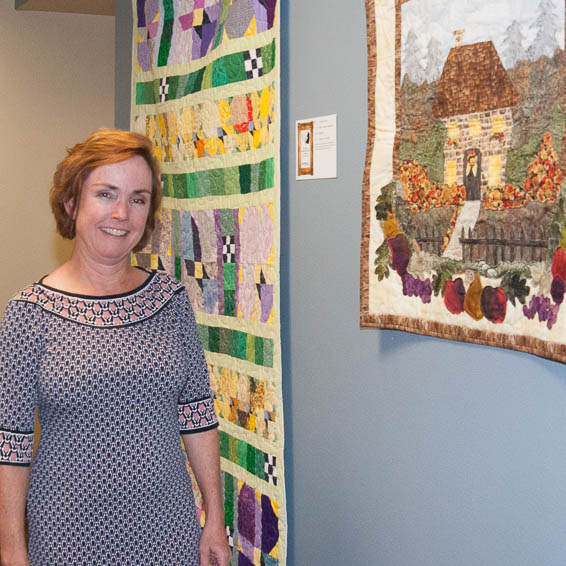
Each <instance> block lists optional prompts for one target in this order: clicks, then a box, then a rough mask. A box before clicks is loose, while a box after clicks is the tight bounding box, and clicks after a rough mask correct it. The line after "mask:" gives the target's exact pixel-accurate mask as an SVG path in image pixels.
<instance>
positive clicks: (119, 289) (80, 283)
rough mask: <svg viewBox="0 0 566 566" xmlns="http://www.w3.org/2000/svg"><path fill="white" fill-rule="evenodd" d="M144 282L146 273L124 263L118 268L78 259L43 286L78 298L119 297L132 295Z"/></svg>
mask: <svg viewBox="0 0 566 566" xmlns="http://www.w3.org/2000/svg"><path fill="white" fill-rule="evenodd" d="M146 279H147V273H145V272H144V271H142V270H141V269H136V268H134V267H132V266H131V265H129V263H128V262H127V260H124V261H122V262H120V263H117V264H101V263H97V264H90V263H88V262H85V261H83V260H82V259H81V257H80V256H79V255H75V254H74V253H73V255H72V256H71V259H70V260H69V261H67V262H66V263H64V264H63V265H61V266H60V267H59V268H58V269H56V270H55V271H54V272H53V273H51V274H49V275H48V276H47V277H45V279H44V280H43V282H44V283H45V284H46V285H49V286H50V287H54V288H56V289H59V290H61V291H67V292H69V293H74V294H78V295H95V296H103V295H118V294H121V293H127V292H128V291H132V290H133V289H135V288H136V287H139V286H140V285H141V284H142V283H143V282H144V281H145V280H146Z"/></svg>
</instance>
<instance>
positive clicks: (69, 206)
mask: <svg viewBox="0 0 566 566" xmlns="http://www.w3.org/2000/svg"><path fill="white" fill-rule="evenodd" d="M63 206H64V207H65V212H66V213H67V214H68V215H69V216H70V217H71V218H72V219H73V220H75V218H76V216H77V211H76V210H75V199H72V198H71V199H69V200H68V201H67V202H66V203H65V204H64V205H63Z"/></svg>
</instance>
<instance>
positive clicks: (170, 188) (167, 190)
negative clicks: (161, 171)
mask: <svg viewBox="0 0 566 566" xmlns="http://www.w3.org/2000/svg"><path fill="white" fill-rule="evenodd" d="M161 182H162V183H163V196H164V197H173V196H175V187H174V179H173V175H161Z"/></svg>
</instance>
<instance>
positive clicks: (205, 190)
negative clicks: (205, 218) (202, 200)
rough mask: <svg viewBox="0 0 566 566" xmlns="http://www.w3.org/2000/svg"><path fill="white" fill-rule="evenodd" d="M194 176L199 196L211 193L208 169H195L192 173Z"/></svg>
mask: <svg viewBox="0 0 566 566" xmlns="http://www.w3.org/2000/svg"><path fill="white" fill-rule="evenodd" d="M193 174H194V175H195V176H196V179H197V183H198V192H199V193H200V196H207V195H212V188H211V186H210V178H209V176H208V171H206V170H205V171H197V172H196V173H193Z"/></svg>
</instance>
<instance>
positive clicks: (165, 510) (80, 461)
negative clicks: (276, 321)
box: [0, 272, 218, 566]
mask: <svg viewBox="0 0 566 566" xmlns="http://www.w3.org/2000/svg"><path fill="white" fill-rule="evenodd" d="M0 341H1V342H0V464H7V465H16V466H29V465H30V459H31V454H32V445H33V428H34V409H35V407H38V408H39V419H40V422H41V427H42V428H41V441H40V445H39V448H38V450H37V454H36V455H35V457H34V460H33V465H32V468H31V476H30V487H29V493H28V500H27V513H28V519H29V528H30V544H29V560H30V564H31V566H78V565H80V566H99V565H100V566H102V565H105V566H130V565H131V566H133V565H136V566H157V565H163V566H173V565H174V566H194V565H198V563H199V557H198V545H199V538H200V527H199V526H198V524H197V520H196V514H195V504H194V498H193V494H192V490H191V480H190V476H189V475H188V473H187V470H186V467H185V457H184V454H183V451H182V449H181V443H180V440H179V431H180V432H181V434H185V433H194V432H199V431H203V430H208V429H211V428H214V427H216V426H217V425H218V422H217V419H216V415H215V413H214V407H213V402H212V399H211V393H210V385H209V380H208V373H207V367H206V362H205V359H204V354H203V350H202V346H201V343H200V339H199V335H198V333H197V327H196V324H195V319H194V315H193V311H192V309H191V306H190V303H189V300H188V297H187V293H186V291H185V289H184V287H183V286H182V285H181V284H180V283H178V282H176V281H175V280H173V279H171V278H170V277H169V276H168V275H167V274H165V273H162V272H152V273H151V274H150V275H149V277H148V279H147V281H146V282H145V283H144V284H143V285H142V286H140V287H139V288H137V289H135V290H134V291H132V292H130V293H125V294H122V295H116V296H112V297H90V296H81V295H72V294H68V293H62V292H59V291H57V290H55V289H52V288H50V287H48V286H46V285H43V284H41V282H40V283H38V284H34V285H31V286H30V287H27V288H26V289H24V290H23V291H22V292H21V293H19V294H18V295H17V296H16V297H15V298H14V299H12V301H11V302H10V303H9V304H8V307H7V309H6V314H5V316H4V319H3V321H2V325H1V327H0Z"/></svg>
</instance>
